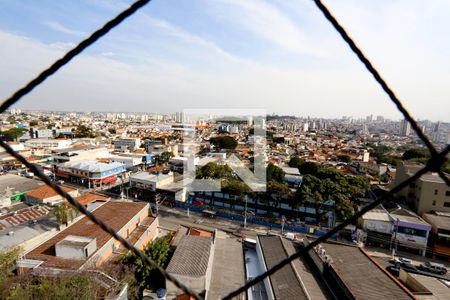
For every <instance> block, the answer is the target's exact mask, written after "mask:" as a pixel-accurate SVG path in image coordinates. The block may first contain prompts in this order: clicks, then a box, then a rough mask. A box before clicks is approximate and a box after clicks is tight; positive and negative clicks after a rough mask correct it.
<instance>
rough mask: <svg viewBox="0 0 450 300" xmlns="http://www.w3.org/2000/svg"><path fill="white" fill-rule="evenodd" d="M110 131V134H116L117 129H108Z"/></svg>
mask: <svg viewBox="0 0 450 300" xmlns="http://www.w3.org/2000/svg"><path fill="white" fill-rule="evenodd" d="M105 122H106V121H105ZM108 131H109V133H110V134H116V129H115V128H108Z"/></svg>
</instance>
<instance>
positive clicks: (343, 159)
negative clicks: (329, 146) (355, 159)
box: [337, 155, 352, 163]
mask: <svg viewBox="0 0 450 300" xmlns="http://www.w3.org/2000/svg"><path fill="white" fill-rule="evenodd" d="M337 159H338V160H339V161H340V162H344V163H349V162H351V161H352V159H351V157H350V156H348V155H338V156H337Z"/></svg>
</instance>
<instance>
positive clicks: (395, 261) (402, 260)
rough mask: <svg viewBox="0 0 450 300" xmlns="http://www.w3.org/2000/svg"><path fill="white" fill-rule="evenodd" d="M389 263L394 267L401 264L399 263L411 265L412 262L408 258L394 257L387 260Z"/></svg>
mask: <svg viewBox="0 0 450 300" xmlns="http://www.w3.org/2000/svg"><path fill="white" fill-rule="evenodd" d="M389 263H391V264H393V265H396V264H401V263H407V264H411V263H412V261H411V260H410V259H408V258H404V257H400V256H397V257H394V258H393V259H391V260H389Z"/></svg>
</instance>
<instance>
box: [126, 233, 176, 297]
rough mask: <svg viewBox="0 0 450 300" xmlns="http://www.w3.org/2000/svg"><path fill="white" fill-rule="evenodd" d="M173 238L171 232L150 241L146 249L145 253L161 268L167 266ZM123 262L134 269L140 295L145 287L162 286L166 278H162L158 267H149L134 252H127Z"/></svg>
mask: <svg viewBox="0 0 450 300" xmlns="http://www.w3.org/2000/svg"><path fill="white" fill-rule="evenodd" d="M171 238H172V235H170V234H168V235H166V236H163V237H159V238H157V239H155V240H154V241H153V242H151V243H149V244H148V245H147V246H146V247H145V249H144V254H145V255H147V256H148V257H149V258H150V259H151V260H153V261H154V262H155V263H156V264H157V265H158V266H159V267H161V268H163V267H164V266H165V264H166V260H167V258H168V256H169V252H170V244H169V241H170V239H171ZM122 262H123V263H124V264H125V265H128V266H129V267H131V268H132V269H133V270H134V273H135V278H136V284H137V286H138V289H139V295H141V294H142V291H143V290H144V289H145V288H150V287H158V286H161V281H163V280H164V278H161V276H160V274H159V272H158V271H157V270H156V269H152V268H151V267H149V266H148V265H147V264H145V263H144V262H143V261H142V260H141V258H139V257H137V256H136V255H134V254H133V253H131V252H130V253H128V254H126V255H125V256H124V257H123V259H122Z"/></svg>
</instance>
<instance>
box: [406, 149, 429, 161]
mask: <svg viewBox="0 0 450 300" xmlns="http://www.w3.org/2000/svg"><path fill="white" fill-rule="evenodd" d="M430 157H431V155H430V151H428V149H425V148H412V149H409V150H406V151H405V152H404V153H403V155H402V160H410V159H425V160H427V159H429V158H430Z"/></svg>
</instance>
